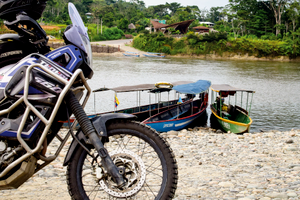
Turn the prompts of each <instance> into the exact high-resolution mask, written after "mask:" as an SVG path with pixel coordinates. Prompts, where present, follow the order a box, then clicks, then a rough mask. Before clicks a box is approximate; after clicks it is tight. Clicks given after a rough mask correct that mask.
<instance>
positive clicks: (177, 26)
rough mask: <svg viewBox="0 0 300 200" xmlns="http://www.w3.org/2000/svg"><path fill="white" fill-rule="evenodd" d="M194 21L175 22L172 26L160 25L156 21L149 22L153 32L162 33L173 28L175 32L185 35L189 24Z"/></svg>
mask: <svg viewBox="0 0 300 200" xmlns="http://www.w3.org/2000/svg"><path fill="white" fill-rule="evenodd" d="M193 21H194V19H191V20H187V21H182V22H177V23H174V24H169V25H167V24H162V23H159V22H157V21H154V20H151V23H152V25H153V27H154V32H157V31H161V32H163V33H166V32H167V30H168V29H167V28H174V29H175V30H179V31H180V33H181V34H186V33H187V31H188V28H189V26H190V24H191V23H192V22H193Z"/></svg>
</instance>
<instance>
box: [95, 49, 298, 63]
mask: <svg viewBox="0 0 300 200" xmlns="http://www.w3.org/2000/svg"><path fill="white" fill-rule="evenodd" d="M93 56H95V57H106V56H112V57H113V56H117V57H125V56H124V55H123V53H122V52H121V51H120V52H114V53H93ZM168 57H169V58H199V59H207V60H236V61H237V60H240V61H279V62H300V57H297V58H295V59H290V58H289V57H288V56H279V57H261V58H258V57H255V56H248V55H247V54H246V55H238V54H234V53H229V52H226V53H223V56H220V55H216V54H206V55H182V54H178V55H166V58H168Z"/></svg>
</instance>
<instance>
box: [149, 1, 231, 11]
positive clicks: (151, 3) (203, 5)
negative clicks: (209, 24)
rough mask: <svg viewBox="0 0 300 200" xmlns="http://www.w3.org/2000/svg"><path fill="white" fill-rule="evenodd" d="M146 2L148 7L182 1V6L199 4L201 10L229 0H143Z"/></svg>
mask: <svg viewBox="0 0 300 200" xmlns="http://www.w3.org/2000/svg"><path fill="white" fill-rule="evenodd" d="M143 1H144V2H145V4H146V7H148V6H155V5H159V4H165V3H166V2H168V3H173V2H176V3H180V4H181V5H182V6H194V5H196V6H198V7H199V9H200V10H202V9H207V10H209V9H210V8H211V7H218V6H222V7H224V6H225V5H227V4H229V0H170V1H162V0H143Z"/></svg>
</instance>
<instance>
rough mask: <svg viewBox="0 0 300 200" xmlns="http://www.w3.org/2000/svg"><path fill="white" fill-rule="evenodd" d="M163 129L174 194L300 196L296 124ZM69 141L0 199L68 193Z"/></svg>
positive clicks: (248, 199)
mask: <svg viewBox="0 0 300 200" xmlns="http://www.w3.org/2000/svg"><path fill="white" fill-rule="evenodd" d="M161 135H162V137H164V138H165V139H166V140H167V141H168V142H169V144H170V146H171V148H172V149H173V151H174V154H175V156H176V160H177V164H178V175H179V179H178V185H177V190H176V194H175V197H174V199H175V200H201V199H204V200H214V199H224V200H225V199H226V200H255V199H257V200H283V199H291V200H296V199H300V181H299V180H300V154H299V149H300V130H291V131H286V132H279V131H276V130H274V131H265V132H259V133H245V134H243V135H236V134H232V133H221V132H220V131H219V130H214V129H211V128H194V129H189V130H182V131H170V132H166V133H162V134H161ZM291 137H292V138H293V139H291ZM67 147H68V145H66V146H65V147H64V149H63V150H62V152H61V153H60V155H59V157H58V158H57V159H56V160H55V161H53V163H51V164H49V165H48V166H46V167H45V168H44V169H42V170H40V171H39V172H38V173H36V174H35V175H34V176H33V177H31V178H30V179H29V180H28V181H27V182H26V183H24V184H23V185H22V186H20V187H19V188H18V189H16V190H3V191H0V200H2V199H3V200H4V199H5V200H16V199H31V200H40V199H41V200H42V199H45V197H47V198H48V199H49V200H52V199H55V200H65V199H71V198H70V196H69V194H68V189H67V184H66V177H65V173H66V167H64V166H62V163H63V160H64V156H65V155H66V152H67ZM51 151H53V152H54V149H53V150H51Z"/></svg>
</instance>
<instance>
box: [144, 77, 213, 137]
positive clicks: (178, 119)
mask: <svg viewBox="0 0 300 200" xmlns="http://www.w3.org/2000/svg"><path fill="white" fill-rule="evenodd" d="M210 85H211V82H210V81H206V80H199V81H197V82H195V83H190V84H184V85H178V86H175V87H173V90H176V91H177V92H179V93H182V94H186V95H190V96H191V99H190V100H188V101H186V102H183V103H182V104H178V105H177V106H175V107H172V108H170V109H168V110H166V111H163V112H160V113H158V114H156V115H153V116H152V117H149V118H147V119H146V120H144V121H143V122H142V123H144V124H147V125H148V126H150V127H152V128H154V129H155V130H157V131H158V132H167V131H171V130H174V131H177V130H180V129H183V128H185V127H187V126H188V125H189V124H191V123H192V122H193V121H195V120H196V119H197V118H199V117H200V116H202V115H204V113H206V108H207V105H208V89H209V87H210ZM196 94H199V99H197V100H193V98H194V96H195V95H196Z"/></svg>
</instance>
